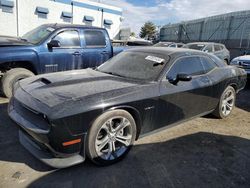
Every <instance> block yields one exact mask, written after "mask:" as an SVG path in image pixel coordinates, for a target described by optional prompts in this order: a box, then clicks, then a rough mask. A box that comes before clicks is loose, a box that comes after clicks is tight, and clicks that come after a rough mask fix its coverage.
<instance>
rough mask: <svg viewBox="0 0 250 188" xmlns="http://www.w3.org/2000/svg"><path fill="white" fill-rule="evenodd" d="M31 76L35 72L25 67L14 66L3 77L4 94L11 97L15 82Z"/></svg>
mask: <svg viewBox="0 0 250 188" xmlns="http://www.w3.org/2000/svg"><path fill="white" fill-rule="evenodd" d="M30 76H34V74H33V73H32V72H31V71H29V70H27V69H24V68H14V69H11V70H9V71H7V72H6V73H5V74H4V75H3V77H2V79H1V85H2V92H3V94H4V95H5V96H6V97H8V98H10V97H11V96H12V89H13V86H14V85H15V83H16V82H17V81H19V80H22V79H24V78H27V77H30Z"/></svg>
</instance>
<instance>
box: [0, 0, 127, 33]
mask: <svg viewBox="0 0 250 188" xmlns="http://www.w3.org/2000/svg"><path fill="white" fill-rule="evenodd" d="M122 20H123V17H122V9H121V8H118V7H114V6H109V5H105V4H101V3H96V2H91V1H86V0H0V35H8V36H22V35H23V34H25V33H26V32H28V31H30V30H31V29H33V28H35V27H37V26H39V25H41V24H45V23H72V24H83V25H93V26H97V27H105V28H107V30H108V32H109V35H110V37H111V38H113V37H115V36H116V35H118V34H119V31H120V25H121V22H122Z"/></svg>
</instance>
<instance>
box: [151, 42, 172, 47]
mask: <svg viewBox="0 0 250 188" xmlns="http://www.w3.org/2000/svg"><path fill="white" fill-rule="evenodd" d="M170 44H172V43H171V42H159V43H157V44H154V47H168V46H169V45H170Z"/></svg>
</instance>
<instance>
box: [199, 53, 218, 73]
mask: <svg viewBox="0 0 250 188" xmlns="http://www.w3.org/2000/svg"><path fill="white" fill-rule="evenodd" d="M201 63H202V65H203V68H204V71H205V73H207V72H209V71H211V70H212V69H214V68H215V67H216V65H215V63H214V62H213V61H212V60H211V59H209V58H207V57H201Z"/></svg>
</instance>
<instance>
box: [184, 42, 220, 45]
mask: <svg viewBox="0 0 250 188" xmlns="http://www.w3.org/2000/svg"><path fill="white" fill-rule="evenodd" d="M189 44H204V45H208V44H218V45H224V44H221V43H216V42H190V43H187V44H186V45H189Z"/></svg>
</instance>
